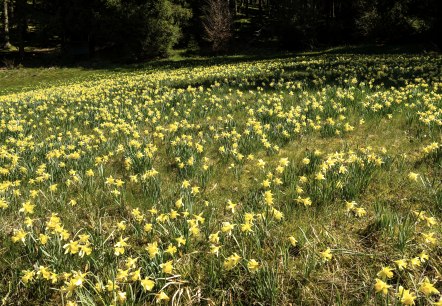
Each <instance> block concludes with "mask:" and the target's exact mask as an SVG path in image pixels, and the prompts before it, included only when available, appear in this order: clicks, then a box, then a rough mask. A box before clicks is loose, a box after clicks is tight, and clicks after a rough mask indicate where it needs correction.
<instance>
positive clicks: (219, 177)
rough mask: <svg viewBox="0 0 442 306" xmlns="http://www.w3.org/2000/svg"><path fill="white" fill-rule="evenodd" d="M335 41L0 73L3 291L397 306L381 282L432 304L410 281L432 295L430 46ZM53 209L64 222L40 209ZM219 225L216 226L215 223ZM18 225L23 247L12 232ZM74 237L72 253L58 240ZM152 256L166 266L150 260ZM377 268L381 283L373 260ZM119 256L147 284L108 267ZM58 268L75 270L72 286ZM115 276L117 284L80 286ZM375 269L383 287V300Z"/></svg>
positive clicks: (437, 171)
mask: <svg viewBox="0 0 442 306" xmlns="http://www.w3.org/2000/svg"><path fill="white" fill-rule="evenodd" d="M334 53H335V52H334V51H331V52H328V51H327V52H325V53H322V54H298V55H297V56H296V57H290V56H289V55H287V54H284V55H280V56H279V57H277V56H271V55H269V56H261V57H256V56H244V55H242V56H240V55H238V56H224V57H219V58H215V59H207V58H183V57H182V56H181V55H179V54H178V55H176V56H175V57H174V58H172V59H169V60H162V61H156V62H151V63H148V64H142V65H131V66H125V67H107V68H106V69H103V70H99V69H98V70H86V69H84V70H82V69H78V68H77V69H73V70H72V71H71V72H68V73H67V74H66V73H61V71H62V70H61V69H60V70H59V72H60V74H57V73H55V72H54V71H51V70H45V69H39V70H38V69H37V70H36V71H37V72H40V74H41V77H42V78H45V80H47V81H46V82H44V83H37V84H35V85H29V86H27V85H26V86H24V85H25V84H27V83H26V82H27V81H25V80H26V79H23V80H21V79H20V77H19V72H20V70H17V71H11V72H9V73H11V75H12V76H14V77H11V81H10V82H11V83H9V84H10V85H8V87H7V88H8V89H7V90H6V91H5V92H4V94H3V95H2V96H0V115H1V118H2V120H4V121H3V122H2V124H1V125H0V139H1V142H0V149H1V150H0V160H1V161H2V166H0V167H2V168H0V170H1V171H0V200H1V199H3V200H4V203H6V204H2V202H0V207H2V205H3V206H4V209H2V208H0V218H2V219H1V220H2V223H1V225H0V226H1V227H0V241H2V242H1V244H0V258H1V259H0V274H1V275H6V276H7V277H4V278H2V279H1V280H0V295H1V296H4V297H5V299H4V301H5V302H4V303H5V304H14V303H16V304H17V303H21V304H36V305H37V304H51V305H52V304H53V305H59V304H63V303H65V304H66V303H67V301H70V302H77V303H78V304H81V305H109V304H111V303H119V301H118V296H120V297H123V296H124V294H125V301H124V303H125V304H127V305H142V304H147V303H150V302H153V301H155V299H156V298H157V297H158V296H156V295H155V294H159V293H160V292H164V293H165V294H167V295H168V297H169V298H170V301H169V302H170V303H172V304H176V305H181V304H186V303H187V304H204V303H207V304H215V305H221V304H228V305H251V304H261V305H288V304H290V303H292V304H296V305H301V304H308V305H330V304H340V305H355V304H361V305H386V304H389V303H397V304H400V303H401V301H400V299H401V298H397V296H396V295H397V294H398V292H399V289H398V288H399V286H403V287H404V288H405V289H407V290H410V291H411V292H413V294H416V296H417V298H416V304H418V305H426V304H431V303H433V302H435V301H436V300H437V299H439V295H438V294H436V293H434V292H433V294H431V295H428V296H427V295H425V293H424V291H422V290H421V287H422V284H423V283H424V282H425V281H426V279H425V278H426V277H428V280H429V281H430V282H431V283H433V284H435V285H434V286H435V288H436V289H439V291H442V288H441V285H442V284H441V282H440V280H439V274H440V271H439V267H440V266H441V264H442V256H441V245H440V238H441V236H440V235H441V225H440V220H441V217H442V196H440V194H442V186H441V184H440V180H439V179H438V178H440V175H441V174H442V164H441V161H442V153H441V152H442V145H441V142H442V138H441V135H442V133H441V132H442V130H441V126H442V124H441V120H442V118H441V109H442V104H441V95H442V92H441V71H440V64H441V61H442V58H441V57H440V56H437V55H405V54H400V55H394V54H389V55H378V54H372V55H360V54H334ZM55 70H57V69H55ZM25 71H26V69H24V71H21V72H20V73H24V72H25ZM67 71H69V69H67V70H66V72H67ZM3 72H4V71H3ZM3 72H2V73H3ZM37 72H36V73H37ZM70 73H72V74H70ZM69 74H70V75H72V76H73V77H72V78H70V77H68V76H69ZM61 76H62V77H61ZM26 77H29V76H26V74H25V73H24V74H23V78H26ZM14 80H15V81H14ZM21 82H22V83H21ZM52 85H56V87H53V88H47V87H50V86H52ZM33 88H36V89H35V90H33ZM45 88H46V89H45ZM77 153H78V154H77ZM285 159H286V160H285ZM153 169H154V170H155V171H153ZM89 170H92V171H93V174H94V176H88V174H87V173H88V171H89ZM156 172H157V173H156ZM155 173H156V174H155ZM413 173H416V175H415V176H414V175H413ZM112 178H114V179H119V180H121V181H119V182H115V181H113V180H112ZM18 181H19V182H18ZM187 181H188V182H189V184H190V186H189V188H187V187H185V183H186V182H187ZM14 182H15V183H14ZM267 183H270V186H267V185H266V184H267ZM54 184H57V186H56V188H55V187H54ZM51 186H52V187H51ZM192 187H198V189H192ZM51 188H53V189H52V190H51ZM31 190H35V193H32V192H31ZM195 191H199V192H198V193H195ZM72 199H74V200H76V204H75V205H72V203H73V202H71V200H72ZM308 199H310V201H311V203H310V202H309V201H308ZM27 201H30V202H31V203H32V204H35V205H36V206H35V208H34V210H35V211H34V213H32V214H31V213H29V212H28V213H26V212H25V211H23V210H24V206H23V203H26V202H27ZM180 201H181V202H182V206H180V205H178V204H179V203H181V202H180ZM352 201H354V202H355V203H354V204H349V203H350V202H352ZM177 202H178V204H177ZM230 203H233V204H236V206H232V205H231V204H230ZM309 204H310V205H309ZM5 206H6V207H5ZM232 207H234V210H232ZM152 208H155V209H157V210H158V212H157V213H155V212H153V211H152ZM134 209H135V210H134ZM172 209H173V210H176V212H178V213H179V216H178V217H177V218H174V217H173V216H174V214H173V212H172V211H171V210H172ZM421 210H423V211H425V218H424V217H423V215H421V217H419V216H418V215H416V214H415V213H414V212H415V211H421ZM53 213H58V216H59V217H60V218H61V220H60V222H61V225H62V226H63V228H58V229H56V227H53V226H51V225H50V223H49V224H48V220H49V218H50V217H51V215H52V214H53ZM250 213H252V214H253V220H254V221H253V222H251V223H250V224H249V225H250V226H251V229H252V232H249V233H247V232H245V231H243V230H242V228H243V226H244V225H246V226H247V225H248V222H247V221H246V219H247V218H249V217H250V215H248V214H250ZM27 216H28V217H31V218H32V219H33V220H34V221H33V225H32V226H27V225H26V224H25V222H26V217H27ZM166 217H167V218H169V219H165V218H166ZM201 217H203V218H204V221H202V220H201V219H200V218H201ZM122 221H123V222H125V225H126V229H125V230H121V228H120V229H119V228H118V226H117V224H118V223H119V222H122ZM433 221H435V224H433ZM225 222H229V223H232V224H235V227H234V228H233V229H232V231H231V233H230V234H229V233H227V232H223V228H225V227H226V223H225ZM249 222H250V221H249ZM148 224H152V230H151V231H149V232H145V230H144V228H145V226H146V225H148ZM245 228H247V227H245ZM20 229H22V230H23V231H25V232H26V237H25V238H24V239H23V240H24V242H21V241H20V240H19V241H16V242H13V241H12V239H13V237H16V238H17V237H18V236H17V233H19V230H20ZM63 230H65V231H66V233H68V234H69V235H70V237H69V238H68V239H66V240H64V241H62V240H60V239H61V238H60V233H62V232H63ZM217 232H219V241H218V240H217V239H215V238H214V236H210V235H211V234H215V233H217ZM432 232H433V233H434V234H431V233H432ZM41 233H45V234H47V235H48V236H49V241H48V243H47V244H46V245H42V244H41V243H40V242H39V240H38V239H39V235H40V234H41ZM85 233H87V234H89V235H90V237H89V238H88V239H86V241H87V243H86V242H84V241H83V242H81V241H80V240H79V234H85ZM431 235H434V239H435V240H434V241H433V238H432V236H431ZM180 236H182V237H184V238H185V239H186V240H187V242H186V245H184V246H183V245H181V246H178V243H177V241H176V240H175V238H177V237H180ZM289 236H293V237H294V238H295V239H296V240H297V241H298V242H297V244H296V245H291V243H290V240H289V238H288V237H289ZM125 237H127V238H128V240H127V243H128V244H129V245H128V246H127V247H124V254H118V255H116V254H115V251H116V247H117V246H118V241H119V240H120V238H125ZM74 241H77V243H79V244H80V245H83V246H85V247H86V248H87V247H91V249H92V252H91V254H90V255H84V256H79V255H80V253H78V252H75V251H69V250H70V249H69V248H67V245H68V244H69V243H75V242H74ZM154 242H156V243H157V244H158V247H159V249H160V250H159V253H158V254H157V255H155V256H153V257H152V258H150V257H149V252H148V250H146V247H147V246H149V245H150V247H152V243H154ZM63 246H65V248H64V247H63ZM170 246H175V247H177V253H176V254H175V255H173V256H172V255H170V254H168V253H167V252H165V250H166V249H167V248H169V247H170ZM213 246H219V247H220V249H219V254H218V256H216V255H214V254H211V253H210V251H211V250H213ZM66 248H67V252H66V253H65V249H66ZM328 249H330V252H331V255H332V257H331V258H327V257H326V254H327V252H325V253H324V251H326V250H328ZM71 250H72V249H71ZM422 251H424V252H425V253H426V254H428V256H429V258H428V259H424V258H422V256H423V255H422V253H421V252H422ZM235 254H238V255H239V256H240V257H241V258H240V259H239V260H237V261H236V259H235V258H236V257H235V256H234V255H235ZM419 256H421V257H419ZM128 257H132V258H138V262H137V263H136V268H133V267H132V268H128V267H125V261H126V260H127V258H128ZM251 259H255V260H257V261H258V262H259V264H260V265H259V268H258V269H257V270H256V271H254V269H253V267H252V268H251V267H250V266H249V264H250V263H251V262H252V261H251ZM398 259H405V260H406V262H407V264H408V267H407V269H405V270H403V271H401V270H400V269H398V267H396V264H395V263H394V261H395V260H398ZM170 260H171V261H172V263H173V270H172V272H171V274H168V273H165V272H164V270H163V269H162V267H161V266H160V264H164V263H166V262H168V261H170ZM413 260H414V261H413ZM416 260H417V262H416ZM418 263H419V266H418V265H417V264H418ZM386 266H390V267H393V268H395V270H394V274H393V277H392V278H388V279H386V277H384V276H382V275H381V274H379V271H380V270H381V269H382V268H383V267H386ZM40 267H43V268H40ZM163 267H164V266H163ZM229 267H231V269H229ZM44 268H47V269H49V271H50V273H49V274H45V273H44ZM138 268H140V269H141V270H140V273H141V278H144V277H150V278H151V279H152V280H154V281H155V287H154V288H153V289H152V290H151V291H147V292H146V291H145V290H143V289H142V287H141V285H142V283H141V282H140V280H138V279H134V280H131V279H130V278H125V277H121V273H124V271H126V270H127V271H128V272H129V273H130V275H133V274H132V273H134V272H135V271H136V270H137V269H138ZM42 269H43V270H42ZM119 269H120V270H119ZM72 271H81V272H82V273H86V274H85V276H84V279H83V282H82V283H81V284H78V283H77V282H78V280H79V277H80V279H82V278H83V276H81V275H80V274H79V273H78V272H76V274H75V273H74V272H72ZM32 273H34V274H35V275H34V276H33V279H32V280H30V281H27V280H26V278H23V276H25V275H31V274H32ZM51 273H52V274H51ZM63 273H74V274H73V275H65V274H63ZM378 274H379V275H378ZM45 275H46V276H47V275H49V276H51V275H52V276H53V277H54V278H53V281H54V282H53V283H52V279H50V278H49V277H46V276H45ZM54 275H55V276H54ZM117 275H120V277H117ZM116 277H117V278H118V280H117V284H118V286H119V289H118V290H117V289H116V290H111V289H109V290H107V289H103V290H102V291H100V290H99V289H97V286H95V285H96V283H98V286H105V285H107V284H108V282H109V281H111V282H112V281H114V280H115V278H116ZM377 278H380V279H383V280H384V281H385V282H386V283H388V284H389V285H391V286H392V287H391V288H389V289H388V290H387V291H388V293H387V295H385V296H384V295H383V294H382V293H377V292H376V287H375V286H374V284H375V283H376V279H377ZM69 284H70V286H68V285H69ZM108 288H109V287H108ZM120 303H121V304H123V301H122V300H120Z"/></svg>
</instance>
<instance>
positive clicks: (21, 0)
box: [16, 0, 27, 59]
mask: <svg viewBox="0 0 442 306" xmlns="http://www.w3.org/2000/svg"><path fill="white" fill-rule="evenodd" d="M16 12H17V13H16V14H17V15H18V53H19V54H20V58H21V59H23V58H24V56H25V35H26V28H27V22H26V0H17V11H16Z"/></svg>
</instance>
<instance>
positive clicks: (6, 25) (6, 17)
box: [3, 0, 11, 49]
mask: <svg viewBox="0 0 442 306" xmlns="http://www.w3.org/2000/svg"><path fill="white" fill-rule="evenodd" d="M8 1H9V0H3V18H4V20H3V26H4V33H5V44H4V47H5V49H9V48H10V47H11V42H10V40H9V8H8V7H9V6H8Z"/></svg>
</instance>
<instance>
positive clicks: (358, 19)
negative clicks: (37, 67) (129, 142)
mask: <svg viewBox="0 0 442 306" xmlns="http://www.w3.org/2000/svg"><path fill="white" fill-rule="evenodd" d="M0 1H1V2H2V4H3V5H2V10H1V18H0V23H1V25H2V27H1V31H0V33H1V34H2V36H1V39H0V41H1V43H2V45H3V46H5V47H7V48H10V46H11V44H12V45H13V46H15V47H17V48H18V49H19V50H20V52H21V53H24V51H25V46H36V47H43V48H45V47H46V48H47V47H59V50H60V51H61V52H62V53H63V54H65V55H73V56H77V55H86V56H94V54H96V52H100V53H104V54H111V55H113V56H117V57H121V58H130V59H136V60H137V59H145V58H151V57H163V56H167V55H168V53H169V51H170V50H171V49H172V47H173V46H176V45H177V44H178V45H180V46H181V47H183V48H187V47H188V46H189V45H192V46H194V47H195V46H197V47H198V48H199V49H202V50H212V51H215V52H219V51H225V50H227V49H228V47H229V46H230V48H232V47H241V46H245V45H246V46H251V45H259V46H272V47H281V48H289V49H306V48H314V47H318V46H333V45H339V44H348V43H366V42H369V43H376V42H383V43H385V42H393V43H404V42H405V43H409V42H425V43H430V44H433V45H435V46H439V45H440V38H439V37H438V32H439V31H440V29H441V21H440V19H441V18H440V15H441V1H439V0H354V1H347V0H0ZM217 12H219V14H218V13H217ZM229 41H230V44H229Z"/></svg>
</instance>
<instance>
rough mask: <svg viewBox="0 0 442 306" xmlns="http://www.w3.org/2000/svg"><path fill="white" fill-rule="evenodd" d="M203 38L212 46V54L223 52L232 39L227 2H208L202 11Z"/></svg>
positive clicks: (220, 0) (215, 0)
mask: <svg viewBox="0 0 442 306" xmlns="http://www.w3.org/2000/svg"><path fill="white" fill-rule="evenodd" d="M203 13H204V17H203V28H204V38H205V40H207V41H208V42H210V43H211V45H212V50H213V51H214V52H219V51H223V50H225V49H226V48H227V44H228V42H229V40H230V38H231V37H232V29H231V27H232V18H231V15H230V11H229V5H228V2H227V1H225V0H208V1H207V3H206V5H205V7H204V9H203Z"/></svg>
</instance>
